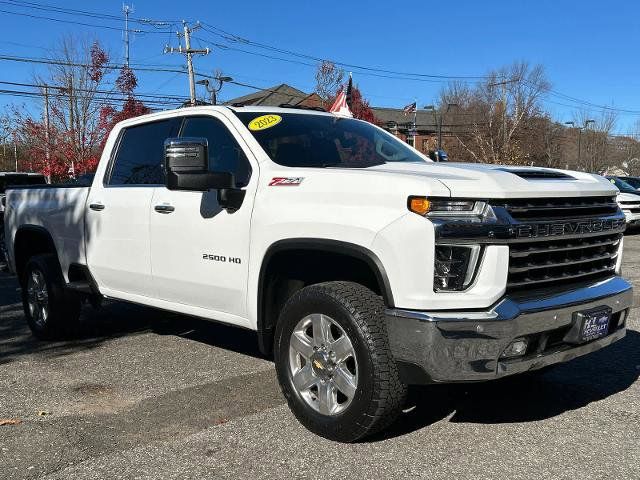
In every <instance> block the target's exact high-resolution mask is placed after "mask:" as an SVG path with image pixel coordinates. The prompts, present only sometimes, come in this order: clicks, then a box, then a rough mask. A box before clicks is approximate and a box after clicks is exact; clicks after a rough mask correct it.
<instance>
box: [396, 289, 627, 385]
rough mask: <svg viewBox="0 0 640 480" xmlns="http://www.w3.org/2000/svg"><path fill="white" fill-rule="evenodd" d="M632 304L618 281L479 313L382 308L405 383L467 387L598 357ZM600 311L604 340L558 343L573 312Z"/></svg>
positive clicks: (512, 300)
mask: <svg viewBox="0 0 640 480" xmlns="http://www.w3.org/2000/svg"><path fill="white" fill-rule="evenodd" d="M632 303H633V292H632V288H631V285H630V284H629V283H628V282H627V281H626V280H624V279H623V278H621V277H613V278H609V279H606V280H601V281H598V282H592V283H588V284H582V285H580V286H573V287H572V288H571V289H566V290H562V291H558V290H557V289H556V290H555V291H553V290H552V289H549V290H545V291H537V292H530V293H529V294H527V295H523V294H520V295H512V296H506V297H504V298H503V299H502V300H500V301H499V302H498V303H497V304H496V305H495V306H494V307H492V308H491V309H489V310H487V311H458V312H451V311H438V312H425V311H416V310H401V309H389V310H387V311H386V312H385V315H386V322H387V330H388V335H389V342H390V347H391V351H392V353H393V355H394V358H395V360H396V362H397V364H398V368H399V371H400V374H401V378H402V380H403V381H404V382H405V383H410V384H416V383H418V384H423V383H434V382H473V381H483V380H491V379H496V378H500V377H504V376H507V375H513V374H516V373H522V372H526V371H528V370H537V369H539V368H542V367H545V366H547V365H552V364H555V363H561V362H565V361H568V360H571V359H573V358H576V357H579V356H581V355H585V354H587V353H591V352H593V351H596V350H599V349H601V348H603V347H606V346H607V345H610V344H612V343H614V342H615V341H617V340H620V339H621V338H623V337H624V336H625V333H626V319H627V316H628V312H629V308H630V307H631V305H632ZM604 306H607V307H609V308H611V310H612V316H611V321H610V326H609V331H608V334H607V335H606V336H604V337H602V338H599V339H597V340H594V341H591V342H589V343H583V344H574V343H569V342H567V341H565V337H566V336H567V335H568V334H569V332H570V330H572V327H573V325H574V313H576V312H579V311H584V310H589V309H591V308H596V307H604ZM522 337H525V338H527V339H528V341H529V345H528V347H527V351H526V353H525V355H524V356H521V357H516V358H501V355H502V353H503V352H504V351H505V349H506V348H507V346H508V345H509V344H510V343H511V342H512V341H513V340H515V339H518V338H522Z"/></svg>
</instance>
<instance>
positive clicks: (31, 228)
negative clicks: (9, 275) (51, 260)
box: [13, 225, 58, 281]
mask: <svg viewBox="0 0 640 480" xmlns="http://www.w3.org/2000/svg"><path fill="white" fill-rule="evenodd" d="M43 253H51V254H53V255H55V256H56V258H57V257H58V253H57V250H56V246H55V243H54V241H53V237H52V236H51V234H50V233H49V231H48V230H47V229H46V228H44V227H42V226H40V225H21V226H20V227H19V228H18V230H16V234H15V236H14V240H13V257H14V261H15V267H16V275H17V277H18V279H19V280H20V281H22V277H23V273H24V269H25V267H26V265H27V262H28V261H29V258H31V257H32V256H33V255H39V254H43Z"/></svg>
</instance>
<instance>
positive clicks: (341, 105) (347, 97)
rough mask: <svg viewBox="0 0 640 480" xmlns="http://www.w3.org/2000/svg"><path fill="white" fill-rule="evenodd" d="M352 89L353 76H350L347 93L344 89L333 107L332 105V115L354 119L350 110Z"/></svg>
mask: <svg viewBox="0 0 640 480" xmlns="http://www.w3.org/2000/svg"><path fill="white" fill-rule="evenodd" d="M351 88H352V82H351V74H349V84H348V85H347V88H346V92H345V89H344V88H343V89H342V90H341V91H340V93H339V94H338V96H337V97H336V100H335V102H333V105H331V108H330V109H329V111H330V112H331V113H335V114H336V115H341V116H344V117H353V113H351V109H350V108H349V107H350V104H351Z"/></svg>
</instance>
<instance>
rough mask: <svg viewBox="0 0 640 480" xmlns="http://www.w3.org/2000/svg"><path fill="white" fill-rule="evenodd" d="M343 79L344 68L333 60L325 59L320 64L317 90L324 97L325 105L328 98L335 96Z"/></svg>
mask: <svg viewBox="0 0 640 480" xmlns="http://www.w3.org/2000/svg"><path fill="white" fill-rule="evenodd" d="M343 80H344V70H343V69H342V68H339V67H337V66H336V65H335V64H334V63H333V62H330V61H328V60H323V61H322V62H321V63H320V64H319V65H318V68H317V69H316V88H315V92H316V93H317V94H318V95H319V96H320V98H322V102H323V106H326V104H327V102H328V99H330V98H332V97H333V96H335V94H336V91H337V90H338V88H339V87H340V86H341V85H342V83H343Z"/></svg>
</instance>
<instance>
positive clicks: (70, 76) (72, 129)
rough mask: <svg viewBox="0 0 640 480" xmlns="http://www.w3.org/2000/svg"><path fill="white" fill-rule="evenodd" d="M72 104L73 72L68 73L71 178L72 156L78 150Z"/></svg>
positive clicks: (70, 171) (72, 173)
mask: <svg viewBox="0 0 640 480" xmlns="http://www.w3.org/2000/svg"><path fill="white" fill-rule="evenodd" d="M73 110H74V104H73V73H72V74H71V75H69V129H70V130H71V131H70V135H71V138H72V139H73V140H72V142H71V146H72V147H73V152H72V153H71V168H70V169H69V173H70V174H71V177H72V178H75V176H76V169H75V165H74V160H73V158H74V156H75V155H76V152H77V151H78V148H77V145H78V144H77V143H76V130H75V119H74V115H73Z"/></svg>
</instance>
